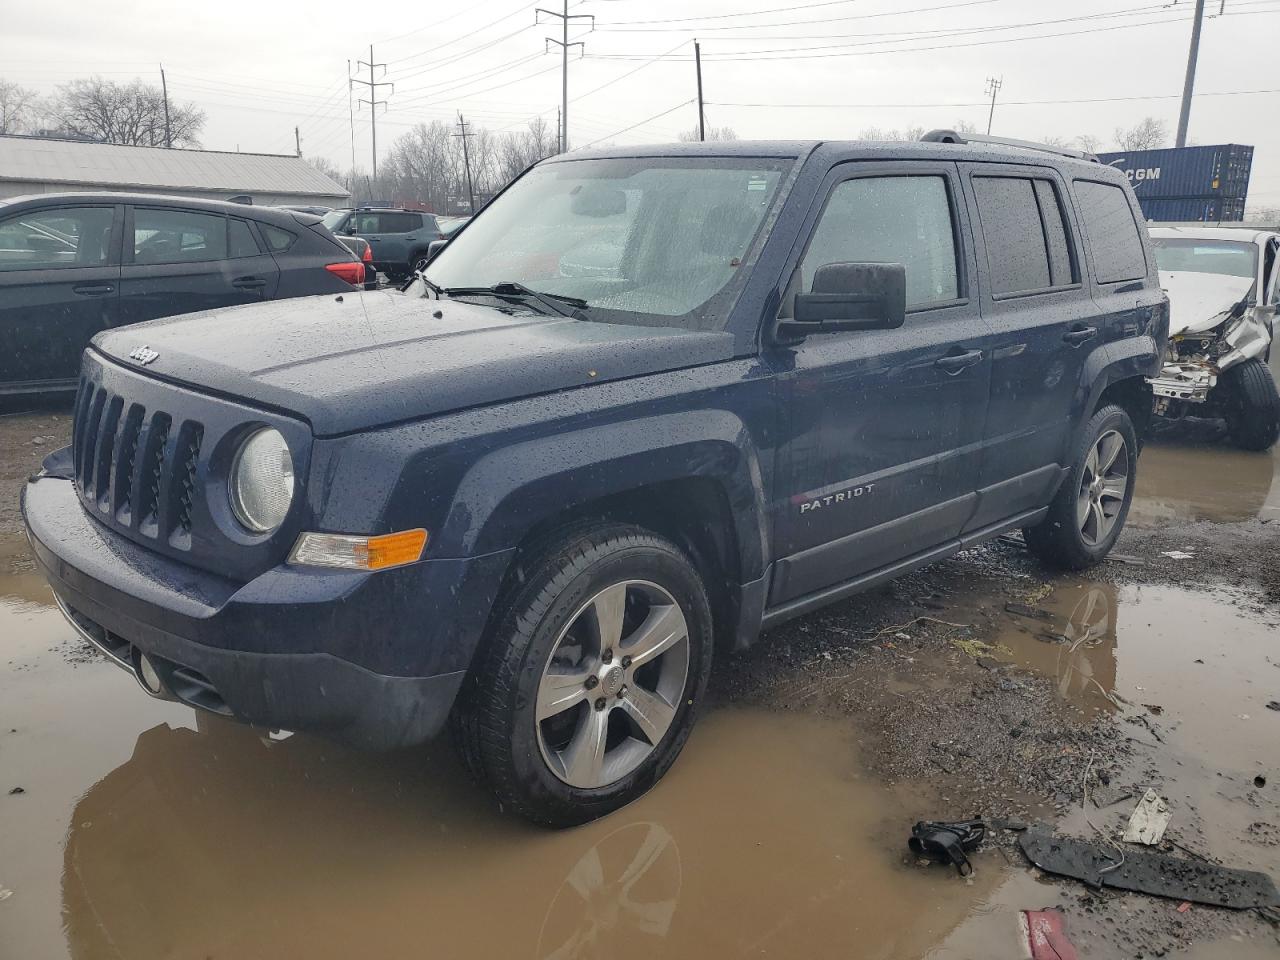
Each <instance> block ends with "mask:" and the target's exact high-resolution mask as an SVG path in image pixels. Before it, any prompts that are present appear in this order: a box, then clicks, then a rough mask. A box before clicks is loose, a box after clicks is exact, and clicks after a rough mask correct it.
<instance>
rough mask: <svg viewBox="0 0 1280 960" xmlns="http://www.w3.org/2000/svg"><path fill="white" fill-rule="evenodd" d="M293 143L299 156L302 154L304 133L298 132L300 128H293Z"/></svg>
mask: <svg viewBox="0 0 1280 960" xmlns="http://www.w3.org/2000/svg"><path fill="white" fill-rule="evenodd" d="M293 145H294V149H295V150H296V151H297V154H298V156H302V134H301V133H299V132H298V128H297V127H294V128H293Z"/></svg>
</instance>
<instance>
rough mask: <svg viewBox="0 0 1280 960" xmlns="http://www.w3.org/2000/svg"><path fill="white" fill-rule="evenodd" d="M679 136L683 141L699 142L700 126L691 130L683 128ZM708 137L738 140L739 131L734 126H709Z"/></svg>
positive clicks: (711, 138)
mask: <svg viewBox="0 0 1280 960" xmlns="http://www.w3.org/2000/svg"><path fill="white" fill-rule="evenodd" d="M679 137H680V142H681V143H697V142H698V128H697V127H694V128H693V129H691V130H681V131H680V134H679ZM707 139H708V140H737V139H738V132H737V131H736V130H734V129H733V127H716V126H710V127H707Z"/></svg>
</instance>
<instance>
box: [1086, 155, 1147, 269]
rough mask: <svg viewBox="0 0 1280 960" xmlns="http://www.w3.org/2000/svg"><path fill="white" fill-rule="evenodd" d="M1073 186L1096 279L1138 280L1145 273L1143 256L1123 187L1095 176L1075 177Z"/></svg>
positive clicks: (1145, 264) (1136, 225)
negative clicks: (1090, 251) (1091, 177)
mask: <svg viewBox="0 0 1280 960" xmlns="http://www.w3.org/2000/svg"><path fill="white" fill-rule="evenodd" d="M1075 187H1076V199H1078V200H1079V201H1080V217H1081V219H1082V220H1083V221H1084V232H1085V234H1086V235H1087V236H1088V237H1089V246H1090V247H1091V248H1092V250H1093V269H1094V272H1095V274H1096V276H1097V278H1098V282H1099V283H1119V282H1121V281H1123V280H1141V279H1142V278H1143V277H1145V276H1146V275H1147V258H1146V256H1145V255H1144V254H1143V252H1142V239H1141V237H1140V236H1139V234H1138V224H1137V221H1135V220H1134V219H1133V209H1132V208H1131V207H1130V206H1129V198H1128V196H1126V195H1125V192H1124V190H1123V189H1122V188H1121V187H1118V186H1116V185H1115V184H1112V183H1098V182H1097V181H1096V180H1077V181H1076V182H1075Z"/></svg>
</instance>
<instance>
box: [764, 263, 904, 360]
mask: <svg viewBox="0 0 1280 960" xmlns="http://www.w3.org/2000/svg"><path fill="white" fill-rule="evenodd" d="M793 313H794V315H795V316H794V318H793V319H789V320H779V321H778V323H777V326H776V327H775V331H776V335H777V338H778V339H779V340H781V341H783V342H786V343H794V342H797V341H799V340H803V339H804V338H805V337H809V336H812V335H814V334H817V333H836V332H839V331H843V330H892V329H894V328H896V327H900V326H902V324H903V323H904V322H906V319H907V268H906V267H905V266H903V265H902V264H900V263H828V264H824V265H823V266H821V267H819V268H818V270H817V272H816V273H815V274H814V276H813V290H812V292H809V293H797V294H796V296H795V309H794V310H793Z"/></svg>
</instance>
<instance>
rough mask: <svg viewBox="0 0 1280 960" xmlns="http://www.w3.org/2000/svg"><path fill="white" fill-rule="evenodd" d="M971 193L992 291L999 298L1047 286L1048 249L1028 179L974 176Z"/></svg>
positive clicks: (1048, 283)
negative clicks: (975, 206)
mask: <svg viewBox="0 0 1280 960" xmlns="http://www.w3.org/2000/svg"><path fill="white" fill-rule="evenodd" d="M973 190H974V193H975V194H976V195H977V198H978V213H979V215H980V216H981V217H982V236H983V238H984V239H985V240H986V245H987V268H988V270H989V272H990V274H991V292H992V293H993V294H995V295H997V296H999V295H1000V294H1002V293H1026V292H1028V291H1031V290H1044V289H1046V288H1047V287H1049V285H1050V281H1049V249H1048V245H1047V244H1046V243H1045V238H1044V228H1043V227H1042V226H1041V224H1040V210H1039V205H1038V204H1037V203H1036V191H1035V188H1034V187H1033V186H1032V183H1031V180H1029V179H1024V178H1022V177H974V178H973Z"/></svg>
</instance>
